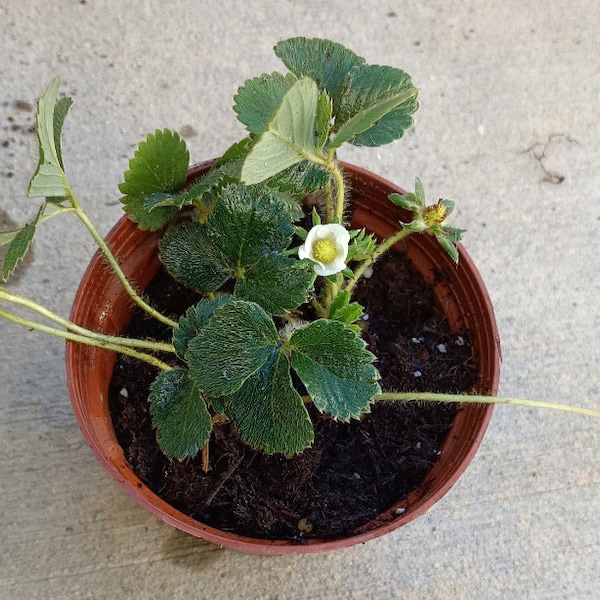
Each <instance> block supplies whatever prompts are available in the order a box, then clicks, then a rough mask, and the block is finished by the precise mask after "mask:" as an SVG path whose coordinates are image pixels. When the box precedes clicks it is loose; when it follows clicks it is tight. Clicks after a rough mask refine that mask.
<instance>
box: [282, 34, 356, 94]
mask: <svg viewBox="0 0 600 600" xmlns="http://www.w3.org/2000/svg"><path fill="white" fill-rule="evenodd" d="M274 50H275V54H276V55H277V56H278V57H279V58H280V59H281V60H282V62H283V64H284V65H285V66H286V67H287V68H288V69H289V70H290V71H291V72H292V73H294V74H295V75H296V76H297V77H298V78H301V77H310V78H311V79H314V81H316V82H317V85H318V86H319V89H320V90H325V91H326V92H327V93H328V94H329V96H333V95H334V93H335V91H336V90H337V88H338V86H339V85H340V83H341V81H342V80H343V79H344V77H345V76H346V74H347V73H348V71H350V69H352V67H354V66H356V65H360V64H363V63H364V62H365V59H364V58H361V57H360V56H358V55H356V54H354V52H352V51H351V50H348V49H347V48H345V47H344V46H342V45H341V44H337V43H335V42H331V41H329V40H323V39H317V38H311V39H309V38H304V37H295V38H291V39H288V40H284V41H282V42H279V43H278V44H277V45H276V46H275V48H274Z"/></svg>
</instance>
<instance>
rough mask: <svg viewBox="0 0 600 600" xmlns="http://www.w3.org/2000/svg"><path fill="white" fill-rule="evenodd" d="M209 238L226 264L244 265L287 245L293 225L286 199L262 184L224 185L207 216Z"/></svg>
mask: <svg viewBox="0 0 600 600" xmlns="http://www.w3.org/2000/svg"><path fill="white" fill-rule="evenodd" d="M207 231H208V236H209V238H210V239H211V240H212V241H213V243H214V244H215V245H217V246H218V248H219V249H220V251H221V252H222V253H223V255H224V256H226V257H227V259H228V261H229V264H230V265H231V266H232V267H234V268H236V267H246V266H249V265H252V264H254V263H256V262H257V261H258V260H259V259H260V258H261V257H262V256H264V255H266V254H270V253H271V252H279V251H280V250H283V249H284V248H287V246H288V245H289V243H290V241H291V239H292V235H293V233H294V227H293V224H292V220H291V217H290V215H289V213H288V211H287V207H286V205H285V203H284V202H283V201H282V200H281V198H280V197H279V195H278V194H276V193H275V192H273V191H272V190H269V189H268V188H266V187H264V186H260V187H253V188H248V187H246V186H244V185H241V184H231V185H228V186H227V187H225V188H224V189H223V190H222V192H221V194H220V196H219V199H218V201H217V202H216V203H215V208H214V209H213V211H212V212H211V214H210V215H209V217H208V222H207Z"/></svg>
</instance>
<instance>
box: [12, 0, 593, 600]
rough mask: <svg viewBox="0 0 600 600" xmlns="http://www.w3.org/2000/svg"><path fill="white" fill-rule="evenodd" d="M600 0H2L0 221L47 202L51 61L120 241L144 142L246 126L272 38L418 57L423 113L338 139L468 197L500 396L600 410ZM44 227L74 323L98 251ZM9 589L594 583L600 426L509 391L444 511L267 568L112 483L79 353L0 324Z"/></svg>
mask: <svg viewBox="0 0 600 600" xmlns="http://www.w3.org/2000/svg"><path fill="white" fill-rule="evenodd" d="M599 32H600V9H599V4H598V2H597V0H572V1H571V2H566V1H561V0H550V1H549V2H542V3H540V2H534V1H532V0H501V1H499V2H490V3H480V2H477V1H476V0H461V1H458V0H431V1H425V2H412V3H408V2H394V1H393V0H374V1H371V2H368V3H367V2H356V1H354V0H330V2H327V3H323V2H321V1H320V0H319V1H318V2H317V1H315V0H310V1H308V2H291V1H288V0H284V1H280V2H275V1H271V0H262V1H261V2H233V1H232V0H221V1H220V2H194V1H193V0H177V1H174V2H158V1H147V2H145V1H139V2H122V1H120V0H81V1H76V0H69V1H67V0H57V1H54V2H42V1H41V0H30V1H28V2H18V1H17V0H7V1H6V2H4V3H2V6H0V39H1V42H0V44H1V46H0V48H1V54H0V58H1V60H0V82H1V85H0V181H1V183H0V211H1V212H0V215H1V218H2V219H3V220H4V221H5V222H10V221H14V222H18V223H23V222H25V221H26V220H27V219H28V218H31V217H32V215H33V214H34V212H35V209H36V206H37V204H36V203H35V202H33V201H28V200H27V199H26V197H25V190H26V186H27V183H28V179H29V177H30V175H31V173H32V171H33V169H34V167H35V156H36V152H37V149H36V140H35V136H34V135H33V134H32V133H31V131H30V128H31V126H32V124H33V118H34V116H33V112H32V110H30V108H29V107H30V106H32V105H33V104H34V102H35V100H36V98H37V97H38V96H39V95H40V94H41V93H42V91H43V90H44V88H45V86H46V84H47V83H48V82H49V81H50V79H51V78H52V77H53V76H55V75H60V76H61V77H62V78H63V87H62V89H63V90H64V91H65V92H66V93H67V94H69V95H71V96H72V97H73V98H74V100H75V106H74V107H73V109H72V112H71V115H70V118H69V121H68V125H67V127H66V134H65V136H66V140H65V150H64V154H65V160H66V163H67V168H68V171H69V173H70V176H71V179H72V180H73V182H74V185H75V188H76V190H77V193H78V194H79V197H80V199H82V201H83V202H84V204H85V205H86V207H87V208H88V209H89V212H90V214H91V215H92V217H93V218H94V219H95V221H96V223H97V224H98V225H99V228H100V230H101V231H102V232H106V231H108V229H109V227H110V226H111V224H112V223H114V222H115V221H116V219H117V218H118V217H119V216H120V214H121V209H120V207H119V203H118V190H117V184H118V183H119V181H120V177H121V173H122V172H123V170H124V169H125V167H126V165H127V158H128V157H129V156H130V155H131V154H132V151H133V149H134V147H135V146H136V145H137V143H138V142H139V141H140V140H141V139H142V138H143V136H144V135H145V134H146V133H147V132H149V131H153V130H154V129H155V128H162V127H170V128H173V129H179V130H180V131H182V132H183V133H184V134H185V136H186V137H187V141H188V142H189V146H190V148H191V153H192V156H193V158H194V159H195V160H196V161H200V160H202V159H206V158H209V157H213V156H216V155H218V154H220V153H221V152H222V151H223V150H224V149H225V148H226V147H227V146H228V145H229V144H230V143H231V142H233V141H234V140H236V139H238V138H239V137H241V135H242V127H241V125H240V124H239V123H238V122H237V121H236V119H235V116H234V114H233V112H232V110H231V98H232V96H233V94H234V93H235V90H236V89H237V86H238V85H240V84H241V83H242V82H243V81H244V80H245V79H246V78H248V77H251V76H255V75H257V74H259V73H261V72H264V71H271V70H275V69H278V68H280V66H279V63H278V60H277V59H276V57H275V56H274V55H273V54H272V52H271V48H272V46H273V45H274V44H275V43H276V42H277V41H278V40H280V39H283V38H285V37H289V36H293V35H306V36H318V37H330V38H332V39H334V40H337V41H340V42H342V43H344V44H346V45H348V46H350V47H351V48H353V49H354V50H355V51H356V52H357V53H359V54H361V55H363V56H365V57H366V58H367V60H369V61H370V62H378V63H380V64H391V65H395V66H398V67H401V68H404V69H405V70H406V71H408V72H409V73H411V75H412V76H413V79H414V81H415V82H416V84H417V85H418V87H419V88H420V90H421V95H420V101H421V109H420V110H419V112H418V113H417V115H416V126H415V127H414V129H412V130H411V131H410V133H409V134H408V135H407V136H406V138H405V139H403V140H401V141H399V142H397V143H394V144H392V145H390V146H386V147H383V148H380V149H378V150H355V151H344V153H343V158H344V159H346V160H348V161H350V162H356V163H360V164H363V165H364V166H366V167H367V168H370V169H371V170H373V171H375V172H377V173H379V174H382V175H384V176H386V177H387V178H389V179H392V180H394V181H396V182H397V183H399V184H400V185H404V186H411V185H412V184H413V181H414V177H415V176H416V175H418V176H420V177H421V179H422V180H423V182H424V184H425V186H426V190H428V191H429V193H430V194H431V195H432V196H433V197H436V196H441V195H444V196H445V197H451V198H455V199H456V200H457V201H458V210H457V214H456V218H455V220H454V223H455V224H456V225H457V226H460V227H464V228H465V229H467V230H468V235H467V238H466V246H467V248H468V250H469V251H470V252H471V254H472V256H473V257H474V259H475V261H476V263H477V264H478V265H479V268H480V270H481V272H482V274H483V277H484V279H485V281H486V283H487V285H488V288H489V292H490V295H491V297H492V299H493V301H494V304H495V307H496V313H497V317H498V322H499V328H500V333H501V337H502V344H503V352H504V364H503V372H502V378H501V389H500V391H501V393H502V394H504V395H511V396H521V397H530V398H538V399H546V400H557V401H564V402H567V403H573V404H580V405H584V406H590V407H592V406H596V407H598V406H600V393H599V392H600V374H599V373H600V370H599V369H598V365H599V364H600V344H599V343H598V334H599V332H600V300H599V298H600V275H599V268H600V259H599V257H598V249H599V238H600V193H599V191H598V190H599V189H600V170H599V168H598V166H599V165H600V112H599V105H600V38H599V35H600V34H599ZM67 221H68V219H66V220H63V221H62V222H61V223H58V222H54V223H49V224H48V225H47V226H44V227H43V230H42V231H41V233H40V235H39V238H38V240H37V242H36V243H35V248H34V255H35V261H34V262H33V263H32V264H29V265H27V266H26V267H25V268H24V269H22V272H21V277H20V279H19V280H18V281H16V282H14V283H13V284H12V288H13V289H15V290H17V291H19V292H22V293H27V294H29V295H31V296H32V297H34V298H36V299H38V300H42V301H44V302H46V303H47V304H48V305H49V307H50V308H52V309H53V310H55V311H57V312H60V313H61V314H64V315H66V314H68V311H69V306H70V302H71V299H72V296H73V293H74V290H75V288H76V285H77V282H78V279H79V277H80V276H81V273H82V271H83V269H84V268H85V265H86V264H87V262H88V260H89V258H90V256H91V253H92V251H93V247H92V245H91V243H90V241H89V239H88V237H87V235H86V233H85V232H84V231H83V229H82V227H81V226H80V225H78V224H77V223H75V222H74V221H72V222H70V223H67ZM0 339H1V344H0V457H1V458H0V597H1V598H6V599H13V598H23V599H30V598H31V599H33V598H53V599H54V598H56V599H62V598H65V599H71V598H136V599H137V598H143V599H145V598H148V599H150V598H157V599H162V598H219V599H220V598H252V599H258V598H261V599H267V598H268V599H275V598H280V599H288V598H294V599H295V598H322V599H324V598H327V599H329V600H333V599H334V598H340V599H342V598H343V599H347V598H356V599H366V598H377V599H380V598H381V599H387V598H403V599H404V600H411V599H447V598H468V599H471V598H476V599H480V600H481V599H487V598H518V599H525V598H526V599H545V600H546V599H551V598H552V599H565V598H569V599H571V598H573V599H577V600H584V599H591V598H600V591H599V590H600V569H599V568H598V556H600V501H599V499H598V497H599V495H600V466H599V464H598V460H597V456H598V447H599V442H600V423H599V422H597V421H594V420H593V419H589V418H585V417H580V416H575V415H568V414H562V413H555V412H545V411H540V410H534V409H523V408H511V407H500V408H498V409H497V410H496V412H495V414H494V417H493V420H492V423H491V426H490V429H489V433H488V434H487V436H486V438H485V440H484V443H483V445H482V447H481V450H480V452H479V453H478V455H477V457H476V458H475V460H474V462H473V463H472V465H471V467H470V468H469V469H468V471H467V472H466V474H465V475H464V477H463V478H462V479H461V480H460V481H459V483H458V484H457V485H456V486H455V487H454V488H453V489H452V490H451V491H450V493H449V494H447V496H446V497H444V498H443V499H442V501H441V502H439V503H438V504H437V505H436V506H435V507H434V508H433V509H432V510H431V511H430V512H429V513H428V514H427V515H425V516H423V517H421V518H420V519H418V520H417V521H416V522H414V523H413V524H411V525H409V526H407V527H405V528H403V529H401V530H400V531H397V532H396V533H394V534H392V535H389V536H387V537H385V538H383V539H379V540H376V541H373V542H370V543H368V544H366V545H364V546H359V547H354V548H351V549H349V550H345V551H339V552H334V553H330V554H327V555H323V556H299V557H273V558H261V557H255V556H246V555H241V554H236V553H234V552H230V551H227V550H222V549H219V548H217V547H214V546H211V545H208V544H205V543H203V542H201V541H198V540H195V539H193V538H190V537H187V536H186V535H184V534H182V533H180V532H178V531H176V530H174V529H172V528H171V527H169V526H167V525H165V524H164V523H162V522H160V521H158V520H157V519H155V518H154V517H153V516H152V515H151V514H149V513H147V512H146V511H144V510H143V509H142V508H140V507H138V505H137V504H135V503H134V502H133V501H132V500H131V499H130V498H129V497H128V496H126V495H125V494H124V493H122V492H121V491H120V489H118V488H117V486H116V484H114V483H113V482H112V480H111V479H110V478H109V477H108V476H107V475H106V474H105V473H104V471H103V470H102V468H101V467H100V466H99V464H98V463H97V462H96V460H95V459H94V457H93V456H92V453H91V451H90V450H89V449H88V447H87V446H86V445H85V443H84V441H83V438H82V436H81V434H80V432H79V429H78V427H77V424H76V422H75V419H74V417H73V415H72V412H71V408H70V404H69V399H68V396H67V392H66V387H65V380H64V374H63V372H64V370H63V344H62V343H61V342H60V341H59V340H55V339H50V338H49V337H45V336H43V335H41V334H37V333H32V332H27V331H23V330H20V329H19V328H17V327H16V326H12V325H9V324H6V323H0Z"/></svg>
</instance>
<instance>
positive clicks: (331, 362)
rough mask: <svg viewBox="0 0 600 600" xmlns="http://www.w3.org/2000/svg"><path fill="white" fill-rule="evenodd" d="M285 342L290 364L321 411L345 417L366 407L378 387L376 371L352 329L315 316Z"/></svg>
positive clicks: (352, 415)
mask: <svg viewBox="0 0 600 600" xmlns="http://www.w3.org/2000/svg"><path fill="white" fill-rule="evenodd" d="M289 345H290V348H291V350H292V367H293V368H294V370H295V371H296V373H297V374H298V376H299V377H300V379H301V380H302V383H303V384H304V386H305V387H306V390H307V391H308V393H309V395H310V396H311V398H312V400H313V403H314V404H315V406H316V407H317V408H318V409H319V410H320V411H321V412H325V413H328V414H330V415H331V416H332V417H334V418H335V419H339V420H342V421H348V420H349V419H350V418H352V417H359V416H360V415H361V414H362V413H364V412H367V411H368V410H369V406H370V404H371V400H372V398H373V396H374V395H375V394H377V393H379V391H380V388H379V385H378V383H377V380H378V379H379V373H378V372H377V369H376V368H375V367H374V366H373V360H374V359H375V357H374V356H373V354H371V352H369V351H368V350H367V349H366V348H365V342H364V341H363V340H362V339H361V338H360V336H359V335H358V334H357V333H356V332H355V331H354V330H352V329H350V328H348V327H347V326H346V325H344V324H343V323H340V322H339V321H330V320H326V319H319V320H317V321H313V322H312V323H310V324H309V325H307V326H306V327H304V328H303V329H299V330H298V331H295V332H294V333H293V334H292V336H291V338H290V341H289Z"/></svg>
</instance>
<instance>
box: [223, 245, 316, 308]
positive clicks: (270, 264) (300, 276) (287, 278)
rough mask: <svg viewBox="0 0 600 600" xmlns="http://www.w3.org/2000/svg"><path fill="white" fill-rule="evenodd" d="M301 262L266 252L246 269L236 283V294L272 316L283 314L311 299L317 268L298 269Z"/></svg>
mask: <svg viewBox="0 0 600 600" xmlns="http://www.w3.org/2000/svg"><path fill="white" fill-rule="evenodd" d="M297 262H298V261H297V260H296V259H293V258H288V257H286V256H281V255H280V254H275V253H272V254H267V255H265V256H263V257H262V258H261V259H260V260H259V261H258V262H257V263H256V264H255V265H253V266H252V267H250V268H249V269H247V270H246V272H245V274H244V277H243V278H241V279H239V280H238V281H237V283H236V286H235V295H236V297H238V298H241V299H243V300H249V301H250V302H256V303H257V304H259V305H260V306H262V308H264V309H265V311H267V312H268V313H269V314H271V315H284V314H286V313H288V312H290V311H292V310H294V309H295V308H298V306H300V305H301V304H303V303H304V302H306V300H307V299H308V293H309V290H310V289H311V288H312V284H313V282H314V280H315V275H314V271H313V269H312V268H311V267H309V268H307V269H298V268H296V263H297Z"/></svg>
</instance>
